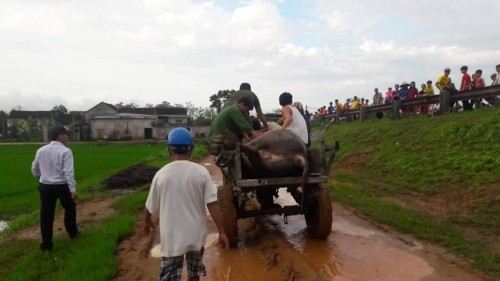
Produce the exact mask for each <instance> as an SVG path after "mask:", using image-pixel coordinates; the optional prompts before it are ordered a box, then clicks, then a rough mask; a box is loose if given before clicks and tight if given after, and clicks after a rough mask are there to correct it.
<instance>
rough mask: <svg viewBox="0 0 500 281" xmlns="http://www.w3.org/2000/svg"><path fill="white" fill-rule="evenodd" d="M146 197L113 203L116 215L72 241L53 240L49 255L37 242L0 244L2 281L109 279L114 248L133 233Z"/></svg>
mask: <svg viewBox="0 0 500 281" xmlns="http://www.w3.org/2000/svg"><path fill="white" fill-rule="evenodd" d="M146 197H147V191H139V192H136V193H134V194H131V195H128V196H126V197H124V198H122V199H121V200H119V201H118V202H117V203H116V204H115V207H116V208H117V210H118V211H119V214H117V215H114V216H112V217H110V218H108V219H106V220H105V221H103V222H102V223H101V224H100V225H99V226H96V227H94V228H91V229H86V230H85V232H84V233H83V234H82V235H81V236H80V237H79V238H78V239H76V240H69V239H68V238H67V237H58V238H55V239H54V244H55V247H54V249H53V251H52V252H50V253H42V252H40V251H39V250H38V243H39V242H38V241H32V240H18V239H15V238H10V239H8V240H4V241H1V242H0V247H1V248H2V249H5V251H2V252H0V264H2V265H3V266H2V267H0V275H1V276H2V280H23V281H25V280H26V281H29V280H68V281H69V280H89V281H90V280H109V279H110V278H112V277H113V276H114V275H115V273H116V269H117V264H116V261H115V258H114V254H115V251H116V246H117V244H118V243H119V242H120V241H121V240H123V239H124V238H126V237H127V236H129V235H130V234H131V232H132V231H133V229H134V225H135V222H136V217H137V216H136V214H137V212H138V211H139V210H141V209H142V208H144V202H145V200H146Z"/></svg>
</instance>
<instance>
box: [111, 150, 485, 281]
mask: <svg viewBox="0 0 500 281" xmlns="http://www.w3.org/2000/svg"><path fill="white" fill-rule="evenodd" d="M201 164H202V165H204V166H205V167H207V169H208V170H209V171H210V172H211V174H212V176H213V179H214V182H215V183H216V184H220V183H221V175H220V172H219V170H218V168H217V167H215V166H214V165H213V159H212V158H207V159H204V161H202V162H201ZM279 201H281V203H283V202H290V203H289V204H293V202H294V201H293V199H292V198H291V196H288V194H280V198H279ZM209 220H210V218H209ZM140 223H141V222H139V224H138V226H140ZM137 230H138V231H136V234H134V235H133V236H132V237H130V238H129V239H127V240H125V241H123V242H122V243H121V244H120V245H119V248H118V251H117V260H118V262H119V270H118V273H117V277H116V278H115V279H114V280H156V279H157V276H158V273H159V265H160V260H159V258H155V257H151V254H152V255H153V256H155V255H157V245H156V244H157V243H158V235H157V234H156V235H155V236H153V237H143V236H141V235H140V229H139V228H138V229H137ZM239 230H240V232H241V233H243V235H241V236H242V237H241V239H240V241H239V245H238V247H237V248H234V249H231V250H223V249H218V248H216V247H214V246H213V245H212V243H213V241H214V240H215V239H216V237H217V234H216V229H215V226H214V224H213V222H212V221H211V220H210V225H209V233H210V234H209V236H208V241H207V245H206V249H205V256H204V263H205V265H206V267H207V271H208V276H207V277H205V278H202V280H238V281H245V280H338V281H357V280H384V281H392V280H394V281H417V280H421V281H432V280H435V281H438V280H439V281H448V280H449V281H452V280H453V281H476V280H489V279H487V278H486V277H482V276H481V275H479V274H477V273H474V272H472V271H471V270H470V269H469V267H468V266H467V265H465V264H461V263H459V262H457V261H456V260H455V259H454V258H453V257H452V256H450V255H449V254H447V253H446V252H445V251H443V250H441V249H439V248H437V247H433V246H430V245H427V244H425V243H422V242H418V241H415V240H414V239H412V238H411V237H405V236H402V235H400V234H397V233H393V232H391V231H389V230H387V229H385V228H384V227H380V226H377V225H375V224H373V223H371V222H369V221H367V220H364V219H363V218H360V217H359V216H357V215H356V214H355V212H353V211H351V210H348V209H347V208H345V207H343V206H341V205H338V204H334V205H333V227H332V233H331V235H330V237H329V238H328V240H326V241H317V240H313V239H311V238H310V237H308V236H307V233H306V231H305V222H304V218H303V217H302V216H294V217H289V220H288V224H284V222H283V220H282V218H281V217H279V216H272V217H268V218H264V219H260V220H256V221H255V222H253V221H252V220H251V219H250V220H246V221H245V220H241V221H240V222H239ZM151 248H153V250H152V251H151V252H149V250H150V249H151ZM148 252H149V257H145V256H146V255H148ZM185 275H186V274H184V279H183V280H186V278H185Z"/></svg>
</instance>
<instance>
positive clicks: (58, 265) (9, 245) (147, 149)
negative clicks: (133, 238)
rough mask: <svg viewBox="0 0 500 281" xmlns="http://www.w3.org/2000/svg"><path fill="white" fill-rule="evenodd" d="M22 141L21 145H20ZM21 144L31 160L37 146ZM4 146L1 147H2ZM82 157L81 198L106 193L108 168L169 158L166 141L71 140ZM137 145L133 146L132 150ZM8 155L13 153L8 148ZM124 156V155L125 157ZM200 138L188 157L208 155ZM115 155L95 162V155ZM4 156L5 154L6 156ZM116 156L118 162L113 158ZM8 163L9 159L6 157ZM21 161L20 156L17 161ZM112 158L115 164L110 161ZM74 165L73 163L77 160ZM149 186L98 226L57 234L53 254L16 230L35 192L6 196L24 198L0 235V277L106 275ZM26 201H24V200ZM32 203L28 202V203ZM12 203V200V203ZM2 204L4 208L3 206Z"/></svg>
mask: <svg viewBox="0 0 500 281" xmlns="http://www.w3.org/2000/svg"><path fill="white" fill-rule="evenodd" d="M23 146H24V145H23ZM23 146H20V147H19V148H18V149H17V151H18V152H25V154H26V157H24V159H25V160H24V162H29V163H31V160H32V159H31V158H32V157H33V155H31V154H32V153H31V152H33V153H34V151H35V150H36V147H38V146H33V145H28V146H24V147H23ZM1 148H2V147H1V146H0V149H1ZM71 148H72V149H73V152H74V154H75V162H76V158H77V156H76V155H77V153H79V154H80V155H81V157H80V162H79V163H80V169H82V171H81V174H80V176H81V178H80V180H79V182H80V184H79V192H81V193H80V196H81V197H83V199H82V200H85V199H86V198H92V197H103V196H109V194H107V192H106V190H104V189H103V188H102V187H101V183H102V182H103V180H104V179H105V178H106V177H108V176H109V175H111V174H112V173H114V172H116V171H118V170H120V169H122V168H125V167H127V166H130V165H131V164H134V163H136V162H146V163H147V164H150V165H153V166H156V167H161V166H163V165H165V164H167V163H168V162H170V161H171V159H170V157H168V156H167V151H166V147H165V146H164V145H158V146H148V145H130V144H126V145H123V144H121V145H103V146H97V145H93V144H85V145H77V146H76V145H75V146H74V147H71ZM134 150H135V151H134ZM10 155H11V157H14V156H13V155H16V153H11V154H10ZM127 155H128V156H127ZM207 155H208V153H207V151H206V149H205V148H204V145H203V143H197V144H196V146H195V150H194V151H193V154H192V156H191V159H192V160H194V161H196V160H199V159H200V158H202V157H205V156H207ZM96 157H99V158H100V159H110V158H113V159H115V160H113V161H109V162H110V163H101V164H96V160H95V158H96ZM4 160H5V159H4ZM116 161H117V162H116ZM4 162H5V163H6V162H8V161H7V160H5V161H4ZM21 162H22V161H21ZM112 163H114V166H113V164H112ZM75 166H76V164H75ZM147 189H148V186H147V185H146V186H144V187H142V188H140V189H138V190H137V191H135V192H134V193H133V194H130V195H128V196H126V197H123V198H121V199H120V200H119V201H118V202H116V203H115V204H114V205H113V207H114V208H115V209H116V210H117V211H118V213H117V214H116V215H113V216H112V217H109V218H107V219H105V220H104V221H103V222H102V223H101V224H100V225H97V226H94V227H92V228H86V229H85V231H84V233H83V234H82V236H81V237H79V238H78V239H77V240H69V239H68V238H67V237H56V238H55V239H54V245H55V246H54V249H53V251H52V252H51V253H41V252H40V251H39V250H38V249H39V243H40V242H39V241H33V240H20V239H17V238H16V236H15V231H16V230H19V229H21V228H23V227H25V226H28V225H31V224H33V223H34V222H36V221H37V220H38V215H39V214H38V211H37V209H38V206H39V203H38V198H37V192H36V191H34V192H24V193H20V194H15V195H12V196H6V195H5V197H4V198H5V199H6V201H7V199H8V200H10V201H13V202H15V203H17V204H19V202H21V203H23V202H25V203H26V205H25V206H24V207H23V208H21V210H24V211H23V214H22V215H20V216H17V217H16V218H15V219H14V220H13V221H10V222H9V228H8V230H7V231H6V232H4V233H3V234H2V235H0V238H2V239H1V240H0V249H2V251H0V264H2V266H1V267H0V276H2V278H0V279H1V280H23V281H24V280H26V281H30V280H33V281H35V280H103V281H104V280H109V279H111V278H112V277H113V276H114V275H115V273H116V269H117V264H116V261H115V257H114V254H115V251H116V246H117V244H118V243H119V242H120V241H121V240H123V239H124V238H125V237H127V236H129V235H130V234H131V233H132V231H133V230H134V226H135V222H136V220H137V214H138V213H139V211H140V210H142V209H143V208H144V203H145V202H146V198H147V195H148V190H147ZM0 201H1V200H0ZM23 204H24V203H23ZM29 204H31V206H30V205H29ZM13 205H15V204H13ZM2 209H3V210H5V209H6V207H5V206H4V205H2Z"/></svg>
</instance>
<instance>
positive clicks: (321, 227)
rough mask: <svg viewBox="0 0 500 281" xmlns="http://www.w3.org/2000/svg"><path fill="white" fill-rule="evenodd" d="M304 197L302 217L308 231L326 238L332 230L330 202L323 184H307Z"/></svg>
mask: <svg viewBox="0 0 500 281" xmlns="http://www.w3.org/2000/svg"><path fill="white" fill-rule="evenodd" d="M306 189H308V190H307V191H306V192H307V193H306V194H305V197H304V200H305V202H304V217H305V219H306V224H307V230H308V231H309V233H310V234H311V235H312V236H314V237H316V238H320V239H326V238H327V237H328V235H330V233H331V232H332V203H331V200H330V194H329V193H328V188H327V187H326V186H325V185H324V184H318V185H309V186H307V187H306Z"/></svg>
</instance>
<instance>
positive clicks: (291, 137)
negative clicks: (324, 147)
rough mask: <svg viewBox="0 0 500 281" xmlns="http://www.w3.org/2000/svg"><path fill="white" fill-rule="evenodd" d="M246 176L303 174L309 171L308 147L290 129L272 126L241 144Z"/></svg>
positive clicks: (271, 176)
mask: <svg viewBox="0 0 500 281" xmlns="http://www.w3.org/2000/svg"><path fill="white" fill-rule="evenodd" d="M241 152H242V162H243V163H242V170H243V171H242V172H243V176H244V177H245V178H276V177H297V176H304V178H305V176H306V175H307V172H308V167H309V165H308V158H307V148H306V145H305V143H304V142H303V141H302V140H301V139H300V138H299V137H298V136H297V135H296V134H295V133H293V132H292V131H289V130H275V131H270V132H267V133H266V134H265V135H263V136H261V137H259V138H257V139H254V140H252V141H250V142H248V143H246V144H242V145H241Z"/></svg>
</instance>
